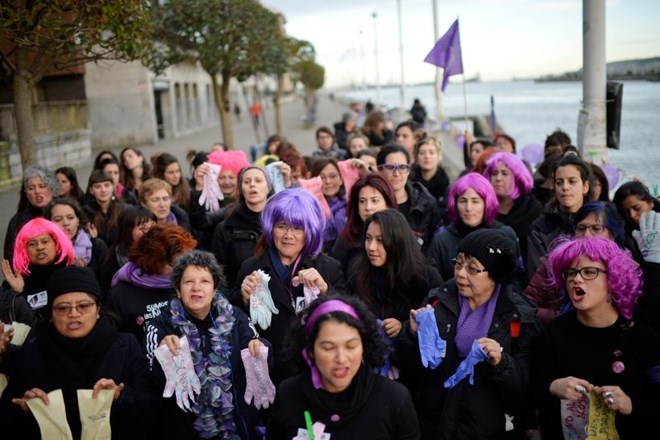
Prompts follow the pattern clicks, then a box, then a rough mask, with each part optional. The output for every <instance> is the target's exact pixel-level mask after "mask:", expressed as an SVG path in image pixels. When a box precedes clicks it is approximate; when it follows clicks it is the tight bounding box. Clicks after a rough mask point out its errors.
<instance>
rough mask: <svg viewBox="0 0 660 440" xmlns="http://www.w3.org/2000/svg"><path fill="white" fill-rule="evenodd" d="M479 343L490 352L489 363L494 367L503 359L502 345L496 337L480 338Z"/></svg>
mask: <svg viewBox="0 0 660 440" xmlns="http://www.w3.org/2000/svg"><path fill="white" fill-rule="evenodd" d="M477 343H478V344H479V345H481V348H482V349H483V350H484V351H485V352H486V353H487V354H488V363H489V364H491V365H492V366H493V367H494V366H496V365H497V364H499V363H500V361H501V360H502V346H501V345H500V343H499V342H497V341H496V340H495V339H490V338H480V339H477Z"/></svg>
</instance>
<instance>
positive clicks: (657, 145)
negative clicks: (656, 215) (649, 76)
mask: <svg viewBox="0 0 660 440" xmlns="http://www.w3.org/2000/svg"><path fill="white" fill-rule="evenodd" d="M465 88H466V96H467V112H468V114H470V115H474V114H484V115H486V114H490V97H491V95H493V96H494V98H495V112H496V116H497V121H498V124H500V125H501V126H502V127H503V128H504V129H505V130H506V132H507V133H508V134H509V135H511V136H512V137H513V138H514V139H516V144H517V146H518V151H520V149H521V148H522V147H524V146H525V145H527V144H530V143H541V144H542V143H543V141H544V140H545V137H546V136H547V135H548V134H549V133H551V132H552V131H554V130H555V128H561V129H562V130H564V131H565V132H566V133H568V135H569V136H570V137H571V139H573V143H577V120H578V112H579V109H580V101H581V99H582V83H580V82H551V83H535V82H533V81H505V82H482V83H468V84H466V85H465ZM343 95H344V96H348V97H350V98H352V99H359V100H364V101H366V100H367V99H371V100H372V101H374V100H375V91H374V90H367V91H351V92H347V93H344V94H343ZM380 96H381V100H382V101H383V104H385V105H387V106H391V107H396V106H398V105H399V99H400V98H399V89H398V88H382V89H381V94H380ZM406 96H407V97H408V100H409V101H410V103H412V100H413V99H414V98H419V99H420V100H421V101H422V103H423V104H424V105H425V106H426V108H427V110H428V111H429V114H435V98H434V95H433V86H432V85H423V86H409V87H407V88H406ZM443 107H444V111H445V113H446V115H447V116H449V117H452V118H460V117H462V116H463V113H464V99H463V86H462V85H460V84H450V85H449V86H448V87H447V89H446V90H445V93H444V95H443ZM460 127H461V129H462V128H463V127H462V125H460ZM620 139H621V141H620V147H619V150H613V149H610V150H608V158H609V160H608V162H609V163H610V164H612V165H615V166H617V167H618V168H620V169H621V171H622V178H621V180H620V182H619V183H621V182H623V181H626V180H629V179H630V178H631V177H632V176H636V177H637V178H639V179H640V180H642V181H644V183H646V184H647V185H648V186H649V188H650V189H651V191H652V192H653V193H655V195H656V196H657V195H659V194H660V82H648V81H623V108H622V116H621V134H620Z"/></svg>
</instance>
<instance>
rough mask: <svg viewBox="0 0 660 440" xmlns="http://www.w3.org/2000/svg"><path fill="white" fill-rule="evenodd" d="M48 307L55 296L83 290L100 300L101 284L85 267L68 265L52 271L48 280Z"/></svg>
mask: <svg viewBox="0 0 660 440" xmlns="http://www.w3.org/2000/svg"><path fill="white" fill-rule="evenodd" d="M47 292H48V307H51V306H52V305H53V302H54V301H55V298H57V297H58V296H60V295H64V294H66V293H72V292H85V293H89V294H90V295H92V296H93V297H94V298H95V299H96V301H98V302H99V303H100V302H101V286H99V282H98V281H97V280H96V276H94V273H93V272H92V271H91V270H89V269H87V268H86V267H79V266H69V267H65V268H62V269H60V270H57V271H55V272H53V274H52V275H51V276H50V280H49V282H48V290H47Z"/></svg>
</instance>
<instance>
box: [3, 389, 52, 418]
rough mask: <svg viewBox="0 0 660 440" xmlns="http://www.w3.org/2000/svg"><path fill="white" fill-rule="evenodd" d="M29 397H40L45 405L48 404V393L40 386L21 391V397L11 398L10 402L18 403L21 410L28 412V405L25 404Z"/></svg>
mask: <svg viewBox="0 0 660 440" xmlns="http://www.w3.org/2000/svg"><path fill="white" fill-rule="evenodd" d="M30 399H41V400H42V401H43V402H44V403H45V404H46V405H49V404H50V400H48V394H46V392H45V391H44V390H42V389H41V388H32V389H31V390H27V391H26V392H24V393H23V397H21V398H17V399H11V403H13V404H14V405H18V406H19V407H20V408H21V409H22V410H23V411H25V412H30V407H29V406H28V405H27V401H28V400H30Z"/></svg>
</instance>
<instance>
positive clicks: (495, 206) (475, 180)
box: [447, 173, 500, 226]
mask: <svg viewBox="0 0 660 440" xmlns="http://www.w3.org/2000/svg"><path fill="white" fill-rule="evenodd" d="M470 188H472V189H473V190H474V191H475V192H476V193H477V194H478V195H479V197H481V199H482V200H483V201H484V218H483V222H484V223H485V224H486V226H490V225H491V224H493V221H494V220H495V217H497V211H498V210H499V209H500V203H499V202H498V201H497V195H496V194H495V190H494V189H493V185H491V184H490V182H489V181H488V180H487V179H486V178H485V177H484V176H482V175H481V174H479V173H467V174H466V175H464V176H463V177H461V178H460V179H458V180H457V181H456V182H454V184H453V185H452V186H451V188H449V197H448V198H447V199H448V201H447V213H448V214H449V220H450V221H451V222H452V223H457V222H458V221H459V220H460V218H459V217H458V209H457V208H456V200H458V198H459V197H460V196H461V194H463V193H464V192H465V191H467V190H468V189H470Z"/></svg>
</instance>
